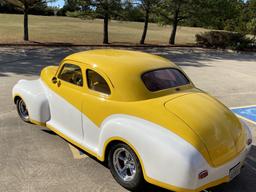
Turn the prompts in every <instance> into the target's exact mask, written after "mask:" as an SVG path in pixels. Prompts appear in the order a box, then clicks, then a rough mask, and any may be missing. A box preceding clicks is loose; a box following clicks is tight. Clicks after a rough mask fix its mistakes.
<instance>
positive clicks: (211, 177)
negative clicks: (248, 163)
mask: <svg viewBox="0 0 256 192" xmlns="http://www.w3.org/2000/svg"><path fill="white" fill-rule="evenodd" d="M250 148H251V146H247V147H246V148H245V149H244V150H243V151H242V152H241V153H240V154H239V155H238V156H237V157H235V158H234V159H232V160H230V161H229V162H227V163H226V164H224V165H222V166H219V167H211V166H210V165H209V164H208V163H207V162H206V161H205V160H204V162H198V164H197V165H198V166H196V167H195V164H194V165H191V169H190V170H191V171H188V172H187V177H186V176H185V177H183V178H180V179H181V180H182V183H183V184H181V182H180V184H181V185H175V184H174V183H165V182H161V181H159V180H155V179H152V178H146V180H147V181H148V182H149V183H151V184H154V185H157V186H160V187H162V188H165V189H169V190H172V191H177V192H199V191H202V190H204V189H207V188H210V187H213V186H217V185H219V184H222V183H226V182H229V181H230V177H229V171H230V169H232V168H233V167H234V166H236V165H237V164H238V163H241V165H243V163H244V160H245V158H246V156H247V154H248V152H249V151H250ZM199 165H200V166H199ZM202 165H203V166H202ZM203 170H208V176H207V177H205V178H204V179H198V174H199V173H200V172H201V171H203ZM177 175H178V174H177ZM173 184H174V185H173Z"/></svg>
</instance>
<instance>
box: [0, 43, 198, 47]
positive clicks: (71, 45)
mask: <svg viewBox="0 0 256 192" xmlns="http://www.w3.org/2000/svg"><path fill="white" fill-rule="evenodd" d="M0 46H6V47H9V46H10V47H15V46H17V47H22V46H36V47H41V46H42V47H198V46H197V45H196V44H191V45H190V44H188V45H182V44H181V45H179V44H177V45H168V44H144V45H141V44H111V43H110V44H72V43H54V42H53V43H38V42H29V43H0Z"/></svg>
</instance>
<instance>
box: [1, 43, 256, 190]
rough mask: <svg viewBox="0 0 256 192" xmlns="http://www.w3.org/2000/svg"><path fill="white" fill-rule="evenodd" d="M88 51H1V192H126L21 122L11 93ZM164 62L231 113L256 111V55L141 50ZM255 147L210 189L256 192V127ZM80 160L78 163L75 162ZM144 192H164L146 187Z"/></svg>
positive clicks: (62, 144) (87, 160)
mask: <svg viewBox="0 0 256 192" xmlns="http://www.w3.org/2000/svg"><path fill="white" fill-rule="evenodd" d="M87 49H91V48H89V47H56V48H54V47H49V48H48V47H2V48H0V173H1V174H0V191H1V192H34V191H36V192H41V191H42V192H57V191H61V192H66V191H67V192H80V191H83V192H86V191H88V192H92V191H104V192H108V191H109V192H110V191H111V192H115V191H126V190H125V189H124V188H122V187H120V186H119V185H118V184H117V183H116V182H115V181H114V179H113V178H112V176H111V174H110V172H109V170H108V169H107V168H106V167H105V166H104V165H103V164H101V163H99V162H98V161H96V160H95V159H93V158H91V157H88V156H86V155H84V154H80V155H82V156H83V157H82V158H79V157H78V156H79V152H77V151H76V150H75V149H73V148H72V147H70V145H69V144H68V143H67V142H66V141H65V140H63V139H61V138H60V137H59V136H57V135H56V134H54V133H53V132H51V131H49V130H48V129H47V128H44V127H40V126H36V125H32V124H27V123H24V122H22V121H21V120H20V119H19V117H18V115H17V113H16V108H15V105H14V104H13V101H12V96H11V89H12V87H13V85H14V84H15V83H16V82H17V81H18V80H19V79H37V78H38V77H39V74H40V71H41V69H42V68H43V67H45V66H48V65H58V63H59V62H60V61H61V60H62V59H63V58H64V57H65V56H67V55H69V54H71V53H74V52H77V51H81V50H87ZM137 50H141V51H146V52H150V53H153V54H158V55H160V56H163V57H166V58H168V59H170V60H172V61H174V62H175V63H176V64H178V65H179V66H181V67H182V69H183V70H184V71H185V72H186V73H187V74H188V76H189V77H190V78H191V80H192V81H193V82H194V83H195V85H196V86H197V87H199V88H200V89H203V90H205V91H207V92H208V93H210V94H211V95H213V96H215V97H217V98H218V99H219V100H220V101H222V102H223V103H224V104H225V105H227V106H228V107H241V106H247V105H256V54H255V53H236V52H227V51H216V50H206V49H200V48H137ZM248 125H249V126H250V127H251V129H252V131H253V137H254V146H253V148H252V150H251V152H250V154H249V157H248V159H247V160H246V163H245V167H244V168H243V170H242V173H241V175H240V176H238V177H237V178H236V179H234V180H233V181H232V182H230V183H227V184H223V185H220V186H217V187H215V188H213V189H209V191H212V192H255V191H256V142H255V141H256V126H255V125H254V124H253V123H249V122H248ZM77 157H78V158H77ZM145 191H146V192H152V191H157V192H160V191H162V192H163V191H166V190H164V189H161V188H158V187H155V186H152V185H149V184H148V185H146V186H145Z"/></svg>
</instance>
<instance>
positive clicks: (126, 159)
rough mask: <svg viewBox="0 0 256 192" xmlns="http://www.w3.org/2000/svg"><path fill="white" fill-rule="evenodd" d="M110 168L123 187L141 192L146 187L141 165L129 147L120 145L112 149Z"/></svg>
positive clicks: (109, 159) (109, 160) (109, 156)
mask: <svg viewBox="0 0 256 192" xmlns="http://www.w3.org/2000/svg"><path fill="white" fill-rule="evenodd" d="M108 167H109V169H110V172H111V174H112V175H113V177H114V179H115V180H116V181H117V182H118V183H119V184H120V185H121V186H123V187H124V188H126V189H128V190H130V191H141V189H142V187H143V185H144V178H143V172H142V168H141V164H140V162H139V159H138V157H137V156H136V154H135V153H134V151H133V150H132V149H131V148H130V147H129V146H128V145H126V144H124V143H118V144H116V145H114V146H113V147H112V148H111V149H110V151H109V154H108ZM128 167H129V168H128ZM122 170H123V171H122Z"/></svg>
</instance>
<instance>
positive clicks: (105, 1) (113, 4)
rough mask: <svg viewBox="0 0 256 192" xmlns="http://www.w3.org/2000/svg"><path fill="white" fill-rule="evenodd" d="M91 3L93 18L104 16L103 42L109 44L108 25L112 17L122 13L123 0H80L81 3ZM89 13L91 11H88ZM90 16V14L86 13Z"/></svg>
mask: <svg viewBox="0 0 256 192" xmlns="http://www.w3.org/2000/svg"><path fill="white" fill-rule="evenodd" d="M85 4H86V5H89V7H90V9H91V10H94V11H93V12H92V11H91V12H90V13H91V18H95V17H98V18H103V23H104V24H103V43H104V44H108V43H109V38H108V25H109V20H110V19H111V17H116V16H118V15H120V13H119V11H120V10H121V4H122V0H80V5H85ZM87 13H89V12H87ZM84 16H85V17H88V15H84Z"/></svg>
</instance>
